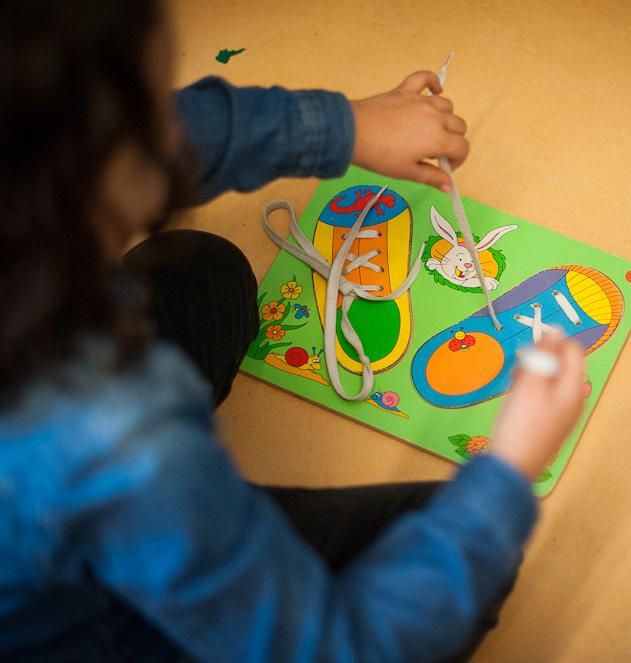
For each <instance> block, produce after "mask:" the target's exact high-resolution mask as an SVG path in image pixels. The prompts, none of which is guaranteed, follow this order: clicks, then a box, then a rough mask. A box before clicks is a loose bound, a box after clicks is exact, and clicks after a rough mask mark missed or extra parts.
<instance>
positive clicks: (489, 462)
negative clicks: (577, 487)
mask: <svg viewBox="0 0 631 663" xmlns="http://www.w3.org/2000/svg"><path fill="white" fill-rule="evenodd" d="M444 500H446V501H447V502H448V503H450V504H451V505H452V506H453V505H454V503H455V504H457V506H458V509H457V510H458V511H459V512H460V514H461V516H462V515H463V514H468V517H469V518H470V519H472V520H474V521H475V522H478V523H480V524H483V525H484V526H486V527H488V529H489V530H490V531H492V532H493V534H494V535H495V536H497V537H498V538H499V539H502V540H503V541H504V543H505V544H508V545H509V546H510V547H513V546H515V545H523V544H524V543H525V542H526V539H527V538H528V536H529V534H530V532H531V530H532V528H533V526H534V524H535V521H536V520H537V515H538V505H537V502H536V500H535V497H534V494H533V492H532V487H531V485H530V483H529V482H528V479H527V478H526V477H525V476H524V475H523V474H522V473H521V472H519V471H518V470H516V469H514V468H512V467H511V466H509V465H508V464H507V463H505V462H504V461H502V460H500V459H499V458H497V457H496V456H493V455H491V454H488V455H484V456H479V457H477V458H474V459H473V460H471V461H469V462H468V463H467V464H466V465H464V466H463V467H462V468H460V470H458V472H457V474H456V476H455V477H454V479H453V481H451V482H449V484H448V485H446V486H445V489H444V490H443V491H441V493H440V494H439V496H438V497H437V498H436V502H437V503H438V502H443V501H444ZM465 517H466V516H465Z"/></svg>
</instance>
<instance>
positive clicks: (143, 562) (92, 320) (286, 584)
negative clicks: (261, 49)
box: [0, 0, 582, 662]
mask: <svg viewBox="0 0 631 663" xmlns="http://www.w3.org/2000/svg"><path fill="white" fill-rule="evenodd" d="M169 46H170V44H169V38H168V34H167V30H166V29H165V27H164V25H163V21H162V19H161V7H160V6H159V3H158V0H92V1H91V2H86V1H85V0H46V1H44V0H4V2H2V3H1V4H0V51H1V54H2V57H1V58H0V91H1V93H0V164H1V165H0V217H1V219H2V224H1V225H0V246H1V247H2V250H3V260H2V263H1V266H0V288H1V291H0V292H1V296H0V307H1V312H2V325H1V331H0V389H1V391H0V393H1V395H2V400H1V410H0V493H1V495H2V499H1V501H0V559H1V563H0V659H2V660H7V661H22V660H28V661H35V660H46V661H71V660H72V661H75V660H76V661H90V662H93V661H106V660H107V661H111V660H117V661H163V660H164V661H167V660H168V661H175V660H182V657H183V656H187V657H191V658H195V659H198V660H204V661H242V660H266V661H312V660H314V661H315V660H318V661H338V660H339V661H350V660H361V661H389V660H395V661H399V660H411V661H437V660H462V659H463V658H464V657H466V656H468V655H469V654H470V652H471V651H472V649H473V648H474V646H475V644H476V643H477V641H479V639H480V638H481V637H482V635H483V633H484V630H485V629H487V628H488V627H489V626H490V625H492V623H493V622H494V620H495V617H496V612H497V609H498V604H499V602H500V601H501V599H502V596H503V595H504V594H505V592H506V590H507V587H508V586H509V585H510V582H511V579H512V578H513V576H514V574H515V569H516V566H517V565H518V563H519V560H520V557H521V550H522V546H523V544H524V542H525V541H526V539H527V537H528V534H529V532H530V530H531V528H532V525H533V523H534V520H535V515H536V507H535V502H534V499H533V496H532V492H531V490H530V485H529V482H530V480H532V479H533V478H534V477H536V476H537V474H538V473H539V472H540V470H541V469H542V468H543V467H544V466H545V464H546V461H547V460H548V459H549V458H550V456H552V455H553V454H554V453H555V452H556V450H557V449H558V448H559V446H560V444H561V443H562V441H563V439H564V437H565V436H566V435H567V433H568V432H569V431H570V430H571V428H572V427H573V425H574V423H575V422H576V420H577V418H578V416H579V414H580V410H581V395H580V387H581V382H582V380H581V378H582V356H581V351H580V350H579V349H578V348H577V347H576V346H575V345H574V344H571V343H569V342H562V341H561V340H560V339H559V338H556V337H552V338H548V339H547V340H546V341H545V343H544V345H545V347H546V348H547V350H548V351H549V352H551V353H554V354H555V355H557V356H558V358H559V360H560V363H561V370H560V373H559V375H558V376H557V377H554V378H542V377H538V376H536V375H533V374H522V375H519V376H518V377H517V379H516V384H515V387H514V389H513V391H512V393H511V395H510V397H509V398H508V399H507V402H506V406H505V408H504V410H503V412H502V415H501V417H500V419H499V420H498V422H497V426H496V429H495V433H494V446H493V449H492V451H491V453H490V454H488V455H486V456H485V457H481V458H477V459H476V460H474V461H472V462H471V463H469V464H468V465H467V466H466V467H464V468H462V469H461V470H459V471H458V472H457V474H456V476H455V478H454V479H453V481H451V482H450V483H448V484H446V485H444V486H437V485H435V484H425V485H416V484H408V485H389V486H381V487H365V488H350V489H346V490H341V491H335V490H322V491H317V490H316V491H310V490H299V489H270V490H265V489H262V488H257V487H253V486H251V485H248V484H247V483H245V482H244V481H243V480H242V479H241V478H239V476H238V474H237V472H236V470H235V468H234V467H233V466H232V464H231V463H230V461H229V459H228V457H227V456H226V453H225V452H224V451H223V449H222V448H221V446H220V445H219V444H218V443H217V442H216V440H215V437H214V433H213V430H212V422H211V421H209V412H212V408H213V407H216V406H217V405H218V404H219V403H220V402H221V401H222V400H223V399H224V398H225V397H226V395H227V394H228V392H229V390H230V385H231V382H232V380H233V378H234V375H235V373H236V370H237V367H238V365H239V363H240V360H241V358H242V356H243V354H244V352H245V349H246V348H247V346H248V344H249V342H250V340H251V339H252V338H253V336H254V334H255V331H256V326H257V317H258V316H257V310H256V283H255V280H254V277H253V274H252V271H251V269H250V267H249V265H248V264H247V262H246V260H245V258H244V256H243V255H242V254H241V252H240V251H239V250H238V249H237V248H236V247H234V246H233V245H231V244H230V243H228V242H227V241H226V240H223V239H221V238H218V237H216V236H214V235H210V234H207V233H198V232H193V231H180V232H166V233H162V234H158V235H155V236H153V237H152V238H150V239H149V240H147V241H146V242H144V243H143V244H141V245H140V246H138V247H136V248H135V249H134V250H133V251H132V252H131V253H130V254H128V255H127V256H126V258H125V260H124V265H123V266H121V265H120V264H119V260H120V255H121V253H122V251H123V247H125V246H126V244H127V243H128V242H129V241H130V239H131V238H132V236H133V235H134V234H135V233H136V232H137V231H143V230H147V229H149V228H156V227H157V222H158V220H160V219H163V218H165V217H166V213H167V211H168V209H169V208H170V206H171V204H172V203H174V202H176V201H178V200H179V201H180V202H181V200H182V194H183V192H184V191H185V190H186V188H185V187H184V186H183V183H182V178H181V177H180V175H181V171H182V170H184V171H185V172H186V173H187V174H188V175H189V176H190V177H191V178H192V179H193V181H192V184H193V186H194V189H195V195H196V198H195V200H196V201H197V202H203V201H206V200H209V199H211V198H212V197H214V196H217V195H218V194H219V193H221V192H222V191H225V190H227V189H237V190H239V191H245V190H250V189H253V188H256V187H259V186H261V185H263V184H264V183H265V182H267V181H269V180H271V179H273V178H275V177H278V176H287V175H294V176H311V175H316V176H319V177H332V176H337V175H340V174H342V173H343V172H344V170H345V169H346V167H347V166H348V164H349V163H350V162H351V161H353V162H354V163H356V164H359V165H361V166H364V167H366V168H370V169H372V170H375V171H379V172H382V173H384V174H385V175H388V176H392V177H401V178H406V179H410V180H415V181H420V182H426V183H430V184H432V185H434V186H437V187H440V188H442V189H443V190H444V189H446V188H448V187H449V180H448V179H447V177H446V176H445V174H444V173H443V172H442V171H440V170H438V169H437V168H436V167H435V166H433V165H431V164H430V163H428V162H427V161H426V160H427V159H431V158H433V157H436V156H439V155H444V156H447V157H448V158H450V159H451V161H452V164H453V165H454V166H457V165H459V164H460V163H461V162H462V161H463V160H464V159H465V158H466V156H467V152H468V144H467V141H466V139H465V138H464V134H465V131H466V127H465V124H464V122H463V120H461V119H460V118H459V117H458V116H457V115H454V114H453V110H452V105H451V103H450V102H449V101H448V100H446V99H444V98H443V97H441V96H439V95H440V92H441V88H440V85H439V84H438V81H437V79H436V76H435V75H434V74H431V73H428V72H420V73H417V74H413V75H412V76H409V77H408V78H407V79H406V80H405V81H404V82H403V83H402V84H401V85H400V86H398V87H397V88H395V89H394V90H392V91H391V92H388V93H385V94H382V95H379V96H377V97H372V98H369V99H365V100H362V101H358V102H351V103H349V102H348V101H347V100H346V99H345V98H344V97H343V96H342V95H340V94H336V93H330V92H324V91H301V92H287V91H286V90H283V89H280V88H272V89H271V90H263V89H258V88H248V89H236V88H234V87H231V86H230V85H228V84H227V83H225V82H223V81H221V80H218V79H215V78H209V79H205V80H203V81H200V82H199V83H198V84H196V85H194V86H192V87H190V88H187V89H186V90H183V91H181V92H180V93H178V94H177V95H176V115H177V116H178V118H179V121H180V123H181V127H182V132H183V134H184V136H185V138H186V139H187V141H188V142H189V143H191V144H192V145H193V146H194V148H195V151H196V153H197V155H198V162H197V166H196V168H195V169H193V165H192V163H193V162H192V161H191V159H190V158H189V157H188V156H186V157H184V156H183V155H184V152H185V150H184V147H183V146H182V143H181V139H180V137H179V134H180V133H181V132H180V130H178V128H177V126H174V123H173V121H172V120H171V115H172V109H171V104H170V99H171V97H170V94H169V92H168V90H169V70H170V65H171V57H170V55H169ZM425 88H429V89H430V90H431V91H432V93H434V94H435V95H436V96H433V97H428V96H421V94H420V93H421V92H422V91H423V90H424V89H425ZM178 173H179V175H178ZM193 174H194V175H195V177H193ZM176 175H177V176H176ZM130 274H134V275H135V277H132V276H130ZM138 279H146V281H147V282H148V283H149V285H150V288H151V293H152V296H151V300H150V302H143V297H144V296H143V291H142V290H141V289H140V288H139V286H138V283H139V280H138ZM143 303H147V305H148V306H150V307H151V316H152V318H153V321H154V323H155V332H156V334H155V335H157V336H160V337H162V339H163V340H162V341H158V340H156V338H155V336H154V337H152V336H151V335H150V334H149V332H148V330H147V328H146V325H145V324H143V320H144V318H143V317H142V316H141V314H140V312H139V310H140V308H141V307H142V305H143ZM164 339H167V340H166V341H165V340H164ZM176 346H179V347H180V350H178V349H177V348H176ZM194 365H196V368H195V366H194ZM198 371H199V372H198ZM202 375H203V376H204V377H202ZM210 385H212V396H211V389H210ZM314 444H317V440H314ZM430 498H431V499H430ZM291 523H293V526H292V524H291Z"/></svg>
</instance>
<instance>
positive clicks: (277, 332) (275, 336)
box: [265, 325, 285, 341]
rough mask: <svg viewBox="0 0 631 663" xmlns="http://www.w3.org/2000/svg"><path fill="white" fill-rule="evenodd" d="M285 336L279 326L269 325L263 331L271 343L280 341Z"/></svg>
mask: <svg viewBox="0 0 631 663" xmlns="http://www.w3.org/2000/svg"><path fill="white" fill-rule="evenodd" d="M284 335H285V330H284V329H283V328H282V327H281V326H280V325H270V326H269V327H268V328H267V329H266V330H265V336H266V337H267V338H271V339H272V340H273V341H280V339H281V338H283V336H284Z"/></svg>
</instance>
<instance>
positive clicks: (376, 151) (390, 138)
mask: <svg viewBox="0 0 631 663" xmlns="http://www.w3.org/2000/svg"><path fill="white" fill-rule="evenodd" d="M425 88H429V89H430V90H431V91H432V93H433V94H434V95H439V94H440V93H441V92H442V91H443V90H442V87H441V86H440V83H439V81H438V76H436V74H434V73H433V72H431V71H419V72H417V73H415V74H412V75H411V76H408V77H407V78H406V79H405V80H404V81H403V83H401V85H399V86H398V87H396V88H395V89H394V90H391V91H390V92H386V93H384V94H379V95H377V96H375V97H369V98H368V99H362V100H360V101H352V102H351V105H352V107H353V113H354V115H355V127H356V131H355V149H354V151H353V163H355V164H356V165H358V166H361V167H363V168H367V169H368V170H372V171H375V172H377V173H383V174H384V175H390V176H392V177H396V178H399V179H405V180H412V181H413V182H424V183H425V184H431V185H432V186H435V187H437V188H440V189H442V190H443V191H449V189H450V188H451V182H450V180H449V176H448V175H447V174H446V173H445V172H443V171H442V170H441V169H440V168H438V167H437V166H433V165H431V164H429V163H427V162H426V161H425V159H434V158H437V157H447V158H448V159H449V161H450V163H451V165H452V167H453V168H457V167H458V166H459V165H460V164H461V163H462V162H463V161H464V160H465V159H466V158H467V154H468V153H469V143H468V141H467V139H466V138H465V137H464V134H465V132H466V131H467V125H466V124H465V122H464V120H463V119H462V118H460V117H458V116H457V115H454V113H453V104H452V103H451V101H449V100H448V99H445V98H444V97H439V96H434V97H430V96H425V95H421V92H422V91H423V90H424V89H425Z"/></svg>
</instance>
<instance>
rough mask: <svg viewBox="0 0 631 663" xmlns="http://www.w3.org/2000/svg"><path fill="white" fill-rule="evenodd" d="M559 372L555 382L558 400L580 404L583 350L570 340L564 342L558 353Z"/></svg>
mask: <svg viewBox="0 0 631 663" xmlns="http://www.w3.org/2000/svg"><path fill="white" fill-rule="evenodd" d="M559 360H560V362H561V372H560V374H559V378H558V380H557V393H558V395H559V397H560V398H563V399H567V400H569V401H572V400H575V399H576V400H577V401H578V402H582V397H581V392H582V387H583V382H584V381H585V378H584V376H585V356H584V354H583V348H582V347H581V346H580V345H579V344H578V343H577V342H576V341H572V340H567V341H564V342H563V344H562V348H561V350H560V352H559Z"/></svg>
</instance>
